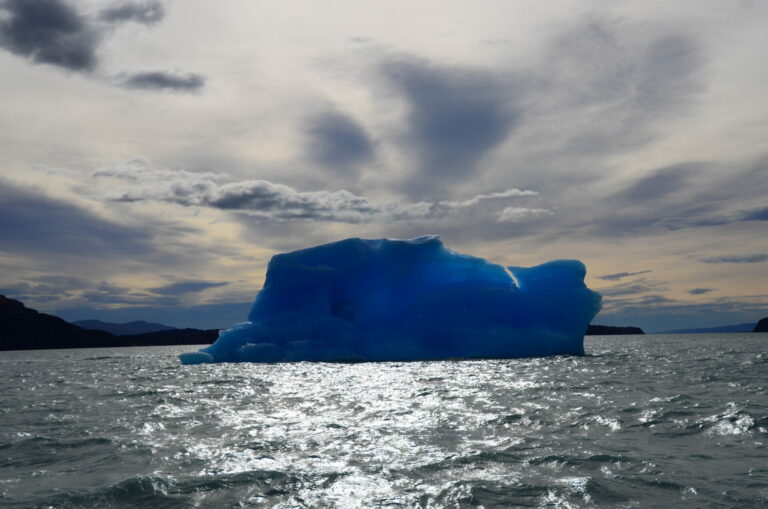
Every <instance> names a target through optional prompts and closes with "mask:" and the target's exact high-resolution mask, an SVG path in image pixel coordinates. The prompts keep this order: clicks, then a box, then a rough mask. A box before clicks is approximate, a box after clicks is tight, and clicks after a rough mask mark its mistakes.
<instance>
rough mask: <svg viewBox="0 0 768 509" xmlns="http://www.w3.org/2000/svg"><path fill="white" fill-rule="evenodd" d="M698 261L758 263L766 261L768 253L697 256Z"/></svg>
mask: <svg viewBox="0 0 768 509" xmlns="http://www.w3.org/2000/svg"><path fill="white" fill-rule="evenodd" d="M699 261H700V262H704V263H760V262H765V261H768V254H764V253H757V254H751V255H723V256H710V257H707V258H699Z"/></svg>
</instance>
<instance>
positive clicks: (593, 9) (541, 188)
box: [0, 0, 768, 331]
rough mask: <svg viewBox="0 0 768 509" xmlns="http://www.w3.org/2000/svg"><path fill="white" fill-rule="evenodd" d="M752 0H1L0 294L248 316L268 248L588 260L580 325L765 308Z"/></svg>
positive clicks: (763, 77) (732, 318)
mask: <svg viewBox="0 0 768 509" xmlns="http://www.w3.org/2000/svg"><path fill="white" fill-rule="evenodd" d="M766 26H768V3H766V2H761V1H757V0H755V1H748V0H744V1H711V0H681V1H676V2H668V1H655V0H642V1H621V0H618V1H615V0H612V1H565V0H562V1H551V2H535V1H532V0H530V1H519V0H500V1H493V0H484V1H483V2H468V1H450V0H440V1H419V2H413V1H400V0H393V1H389V2H372V1H360V0H355V1H347V0H338V1H334V2H316V1H309V0H308V1H292V2H284V1H253V0H242V1H240V0H226V1H222V2H209V1H202V0H183V1H182V0H165V1H161V0H147V1H103V0H100V1H95V0H77V1H71V2H68V1H66V0H0V112H2V114H1V115H0V274H1V275H2V277H1V278H0V293H2V294H5V295H7V296H9V297H12V298H16V299H20V300H22V301H23V302H24V303H25V304H26V305H27V306H28V307H32V308H34V309H38V310H40V311H43V312H47V313H52V314H55V315H58V316H61V317H63V318H65V319H68V320H76V319H89V318H97V319H102V320H106V321H117V322H122V321H129V320H135V319H145V320H150V321H159V322H160V323H166V324H168V325H172V326H178V327H186V326H190V327H203V328H209V327H210V328H216V327H219V328H224V327H228V326H229V325H231V324H233V323H236V322H240V321H244V320H245V317H246V314H247V311H248V309H249V307H250V304H251V302H252V301H253V298H254V296H255V294H256V293H257V292H258V290H259V289H260V287H261V284H262V282H263V279H264V274H265V271H266V266H267V263H268V262H269V259H270V257H271V256H272V255H273V254H275V253H278V252H284V251H289V250H294V249H299V248H304V247H308V246H312V245H316V244H322V243H326V242H332V241H334V240H339V239H342V238H347V237H363V238H382V237H389V238H410V237H415V236H419V235H427V234H436V235H440V237H441V239H442V240H443V242H444V243H445V245H446V246H447V247H449V248H450V249H452V250H455V251H459V252H463V253H468V254H472V255H476V256H482V257H484V258H487V259H488V260H490V261H492V262H495V263H499V264H504V265H516V266H521V265H522V266H528V265H536V264H539V263H543V262H545V261H549V260H553V259H559V258H574V259H579V260H582V261H583V262H584V263H585V264H586V266H587V270H588V273H587V279H586V282H587V284H588V286H589V287H590V288H592V289H594V290H597V291H598V292H600V293H601V294H602V295H603V299H604V306H603V310H602V311H601V312H600V314H599V315H598V317H597V318H596V319H595V320H594V323H601V324H607V325H635V326H640V327H643V328H644V329H645V330H646V331H661V330H669V329H676V328H688V327H714V326H719V325H726V324H733V323H745V322H756V321H757V320H758V319H759V318H762V317H764V316H768V284H767V283H768V241H767V240H766V239H768V235H766V234H767V233H768V229H767V226H768V198H766V196H768V143H767V142H766V140H768V94H766V93H765V86H766V85H765V84H766V83H768V30H766V29H765V27H766Z"/></svg>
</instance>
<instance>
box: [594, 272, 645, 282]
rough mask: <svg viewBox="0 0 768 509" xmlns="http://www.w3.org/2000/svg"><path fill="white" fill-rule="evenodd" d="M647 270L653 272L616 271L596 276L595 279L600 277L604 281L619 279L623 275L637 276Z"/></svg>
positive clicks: (623, 276) (622, 277)
mask: <svg viewBox="0 0 768 509" xmlns="http://www.w3.org/2000/svg"><path fill="white" fill-rule="evenodd" d="M648 272H653V271H651V270H640V271H638V272H617V273H616V274H606V275H604V276H596V277H597V279H602V280H604V281H618V280H620V279H624V278H625V277H630V276H637V275H640V274H647V273H648Z"/></svg>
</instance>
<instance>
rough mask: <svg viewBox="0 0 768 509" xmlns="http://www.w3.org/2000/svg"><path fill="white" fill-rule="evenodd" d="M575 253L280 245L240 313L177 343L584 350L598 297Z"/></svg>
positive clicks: (231, 358)
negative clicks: (545, 258) (505, 254)
mask: <svg viewBox="0 0 768 509" xmlns="http://www.w3.org/2000/svg"><path fill="white" fill-rule="evenodd" d="M585 274H586V268H585V267H584V264H583V263H581V262H580V261H577V260H556V261H551V262H548V263H545V264H542V265H538V266H536V267H530V268H523V267H507V268H504V267H502V266H501V265H496V264H493V263H490V262H488V261H486V260H484V259H482V258H477V257H474V256H469V255H465V254H460V253H455V252H453V251H450V250H448V249H446V248H445V247H444V246H443V244H442V242H441V241H440V239H439V238H438V237H436V236H425V237H418V238H415V239H411V240H391V239H377V240H366V239H358V238H352V239H346V240H341V241H338V242H334V243H331V244H325V245H322V246H316V247H312V248H308V249H302V250H299V251H294V252H291V253H284V254H278V255H275V256H274V257H273V258H272V260H271V261H270V262H269V267H268V270H267V276H266V281H265V283H264V287H263V289H262V290H261V291H260V292H259V294H258V296H257V297H256V301H255V302H254V304H253V308H252V309H251V312H250V313H249V315H248V320H249V321H247V322H244V323H240V324H237V325H235V326H233V327H231V328H230V329H227V330H224V331H221V332H220V333H219V338H218V339H217V340H216V342H215V343H213V344H212V345H211V346H209V347H207V348H204V349H202V350H200V351H198V352H193V353H184V354H182V355H180V359H181V362H182V363H183V364H198V363H204V362H282V361H403V360H427V359H450V358H510V357H534V356H546V355H557V354H572V355H583V354H584V332H585V330H586V328H587V326H588V325H589V323H590V321H591V320H592V318H593V317H594V316H595V314H597V312H598V310H599V309H600V300H601V297H600V295H599V294H598V293H596V292H593V291H592V290H590V289H588V288H587V287H586V286H585V284H584V275H585Z"/></svg>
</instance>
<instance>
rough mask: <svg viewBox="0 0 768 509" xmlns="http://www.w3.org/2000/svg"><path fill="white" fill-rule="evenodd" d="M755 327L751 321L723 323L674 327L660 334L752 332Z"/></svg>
mask: <svg viewBox="0 0 768 509" xmlns="http://www.w3.org/2000/svg"><path fill="white" fill-rule="evenodd" d="M754 328H755V324H754V322H752V323H739V324H736V325H723V326H721V327H707V328H700V329H674V330H666V331H662V332H661V333H660V334H712V333H717V332H752V330H753V329H754Z"/></svg>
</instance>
